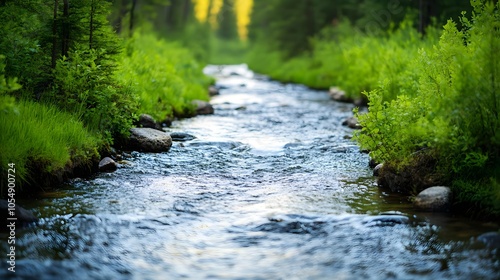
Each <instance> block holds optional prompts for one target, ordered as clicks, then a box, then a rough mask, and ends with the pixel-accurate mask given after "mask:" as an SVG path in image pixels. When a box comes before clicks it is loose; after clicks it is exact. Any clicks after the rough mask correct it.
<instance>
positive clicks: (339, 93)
mask: <svg viewBox="0 0 500 280" xmlns="http://www.w3.org/2000/svg"><path fill="white" fill-rule="evenodd" d="M329 94H330V97H331V98H332V99H333V100H335V101H339V102H346V103H352V102H353V100H352V98H350V97H347V95H346V93H345V91H343V90H341V89H340V88H338V87H331V88H330V90H329Z"/></svg>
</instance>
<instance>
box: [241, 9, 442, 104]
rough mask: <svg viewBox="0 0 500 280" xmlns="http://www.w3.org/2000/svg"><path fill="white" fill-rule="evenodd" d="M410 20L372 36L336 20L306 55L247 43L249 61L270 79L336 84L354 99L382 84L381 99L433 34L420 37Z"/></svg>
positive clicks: (317, 85) (323, 85)
mask: <svg viewBox="0 0 500 280" xmlns="http://www.w3.org/2000/svg"><path fill="white" fill-rule="evenodd" d="M411 22H412V21H411V18H408V19H407V20H405V21H403V22H401V23H400V24H399V26H398V27H397V28H395V27H393V28H392V29H390V30H388V31H386V32H384V33H379V34H378V35H377V36H375V35H374V34H365V33H363V32H361V31H360V30H359V29H356V28H355V27H354V26H353V25H352V24H350V23H349V22H341V23H339V25H337V26H336V27H335V28H331V27H329V28H326V29H324V30H323V31H322V32H321V33H320V34H319V35H318V36H316V37H315V38H313V39H312V40H311V42H312V46H313V47H312V50H311V51H310V52H309V53H307V54H303V55H301V56H298V57H294V58H292V59H288V60H285V59H284V58H283V56H282V55H281V53H280V52H279V51H270V50H269V48H267V47H265V46H264V45H257V46H255V47H254V48H252V50H251V52H250V54H249V57H248V62H249V65H250V67H251V68H252V69H255V70H256V71H258V72H264V73H267V74H269V75H270V76H271V77H272V78H275V79H278V80H281V81H286V82H298V83H303V84H306V85H308V86H310V87H313V88H328V87H330V86H332V85H335V86H338V87H340V88H341V89H343V90H345V91H346V92H347V94H348V95H349V96H351V97H354V98H359V97H361V96H362V92H363V91H370V90H372V89H375V88H376V87H377V86H379V85H380V84H384V87H385V88H387V89H388V91H387V92H386V93H385V95H384V99H385V100H391V99H394V98H395V97H396V95H397V94H398V89H399V88H400V87H401V85H402V84H404V83H406V81H407V80H408V78H407V77H406V76H405V75H401V73H406V72H407V71H406V70H407V68H408V67H409V65H410V62H411V61H412V60H413V59H414V57H415V56H416V54H417V52H418V48H420V47H424V46H430V45H432V43H433V42H435V41H436V38H437V31H436V29H435V28H433V27H429V28H428V32H427V35H426V36H425V38H423V39H422V36H421V35H420V34H418V32H417V31H416V30H415V29H414V28H413V27H412V24H411ZM353 62H356V63H353Z"/></svg>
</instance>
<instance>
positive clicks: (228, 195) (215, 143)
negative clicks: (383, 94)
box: [0, 65, 500, 280]
mask: <svg viewBox="0 0 500 280" xmlns="http://www.w3.org/2000/svg"><path fill="white" fill-rule="evenodd" d="M205 72H206V73H207V74H211V75H215V76H217V77H218V81H217V85H218V86H219V87H220V88H221V90H220V95H218V96H215V97H213V98H212V100H211V103H212V104H213V106H214V108H215V114H214V115H209V116H198V117H196V118H191V119H184V120H180V121H175V122H174V123H173V125H172V127H170V128H169V129H168V131H169V132H183V133H189V134H191V135H194V136H195V137H196V139H194V140H191V141H185V142H174V144H173V146H172V148H171V150H170V151H169V152H167V153H158V154H154V153H138V152H132V153H130V157H128V158H126V160H125V161H122V162H121V164H120V166H119V168H118V170H117V171H116V172H113V173H99V174H96V175H95V176H93V177H92V178H90V179H74V180H72V181H71V182H70V183H69V184H67V185H65V186H64V187H63V188H62V189H61V190H58V191H57V192H51V193H47V194H45V196H44V197H43V198H41V199H38V200H36V201H25V202H22V203H21V202H20V205H22V206H24V207H25V208H27V209H29V210H31V211H32V212H34V213H35V215H37V216H38V217H41V219H40V222H39V223H38V224H36V225H32V226H30V227H28V228H25V229H22V230H20V231H18V232H17V241H16V250H17V251H16V272H15V273H12V272H9V271H7V264H6V262H5V261H3V262H2V263H4V265H3V266H2V268H3V269H2V271H0V279H263V280H264V279H266V280H267V279H287V280H288V279H500V253H499V249H495V248H491V247H488V246H486V245H485V244H484V243H483V242H481V241H480V240H478V238H477V237H478V236H480V235H482V234H484V233H487V232H492V231H498V229H499V225H498V224H495V223H491V222H489V223H488V222H479V221H471V220H469V219H467V218H463V217H455V216H453V215H451V214H447V213H423V212H416V211H415V210H414V209H413V208H412V205H411V203H409V202H408V198H407V197H406V196H401V195H398V194H392V193H390V192H388V191H386V190H384V189H380V188H378V187H377V185H376V180H375V178H374V177H372V171H371V169H370V168H369V167H368V161H369V158H368V155H367V154H365V153H362V152H360V149H359V147H358V146H357V145H356V144H355V143H354V142H353V141H352V140H350V136H351V135H352V133H353V131H352V130H351V129H349V128H347V127H344V126H342V125H341V123H342V121H343V120H345V119H346V118H348V117H349V116H352V112H351V111H352V108H353V105H352V104H344V103H338V102H335V101H332V100H330V98H329V96H328V94H327V93H326V92H324V91H316V90H311V89H308V88H307V87H304V86H301V85H293V84H281V83H279V82H275V81H270V80H268V79H267V78H266V77H263V76H259V75H256V74H254V73H252V72H251V71H249V70H248V69H247V68H246V66H245V65H238V66H226V67H222V66H208V67H207V68H205ZM0 237H2V240H7V235H6V234H4V233H2V234H0ZM479 239H480V238H479ZM1 246H2V250H3V252H5V251H7V242H6V241H5V242H2V245H1ZM4 259H5V260H7V257H5V254H4Z"/></svg>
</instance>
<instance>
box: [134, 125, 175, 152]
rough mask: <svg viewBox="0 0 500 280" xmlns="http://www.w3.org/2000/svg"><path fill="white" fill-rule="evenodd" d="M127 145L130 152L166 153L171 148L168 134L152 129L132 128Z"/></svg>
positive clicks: (170, 139) (170, 138)
mask: <svg viewBox="0 0 500 280" xmlns="http://www.w3.org/2000/svg"><path fill="white" fill-rule="evenodd" d="M130 132H131V135H130V139H129V145H130V148H131V149H132V150H138V151H143V152H155V153H158V152H167V151H168V150H170V147H171V146H172V137H170V135H169V134H168V133H165V132H162V131H159V130H156V129H152V128H132V129H131V130H130Z"/></svg>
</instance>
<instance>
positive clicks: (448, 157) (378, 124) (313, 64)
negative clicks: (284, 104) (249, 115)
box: [248, 0, 500, 216]
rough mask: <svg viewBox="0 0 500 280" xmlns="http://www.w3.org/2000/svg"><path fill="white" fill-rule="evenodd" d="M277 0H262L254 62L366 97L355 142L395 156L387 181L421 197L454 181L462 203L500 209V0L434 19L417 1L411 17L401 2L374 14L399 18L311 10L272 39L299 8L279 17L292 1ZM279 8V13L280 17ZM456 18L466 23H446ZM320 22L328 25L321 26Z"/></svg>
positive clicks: (389, 160)
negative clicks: (326, 17)
mask: <svg viewBox="0 0 500 280" xmlns="http://www.w3.org/2000/svg"><path fill="white" fill-rule="evenodd" d="M271 2H272V4H270V5H268V6H267V7H264V3H261V4H262V5H260V6H259V1H256V4H255V7H260V10H254V14H253V15H252V18H253V21H252V26H253V30H252V29H251V30H250V32H251V34H253V41H252V42H251V49H250V53H249V56H248V62H249V65H250V67H251V68H252V69H254V70H256V71H257V72H261V73H265V74H269V75H270V76H271V77H272V78H275V79H278V80H281V81H285V82H297V83H303V84H306V85H308V86H310V87H314V88H328V87H330V86H338V87H340V88H341V89H343V90H345V91H346V92H347V94H348V95H349V96H351V97H354V98H358V97H360V96H362V94H363V95H366V96H367V98H368V100H369V112H368V113H367V114H357V116H358V118H359V120H360V122H361V125H362V126H363V129H362V130H361V131H360V132H358V133H356V134H355V140H356V141H358V142H359V144H360V145H361V147H362V148H363V149H367V150H369V151H370V155H371V157H372V158H374V159H375V160H377V161H379V162H385V165H384V170H385V175H384V172H382V173H383V176H382V177H383V178H382V182H383V183H388V184H393V185H394V184H395V185H397V189H398V190H399V191H402V192H406V193H412V194H415V193H416V192H417V191H419V190H421V189H422V188H424V187H428V186H430V185H435V184H448V185H450V186H451V187H452V189H453V192H454V196H455V202H456V205H455V207H456V208H457V209H462V210H463V209H465V210H466V211H468V212H470V214H472V215H483V216H484V215H486V216H488V215H489V216H500V183H499V182H500V172H499V171H500V156H499V155H500V149H499V147H500V140H499V139H500V136H499V133H500V132H499V131H500V119H499V118H500V117H499V108H500V107H499V106H500V96H499V94H498V88H499V86H500V84H499V81H500V79H499V73H500V60H499V59H498V52H499V51H500V34H499V29H498V26H499V24H500V20H499V19H500V16H499V14H500V12H499V9H500V7H499V4H498V3H497V4H493V3H491V2H488V1H471V2H470V4H472V5H471V6H472V7H470V6H469V7H468V8H467V7H463V6H462V10H471V9H472V10H473V13H472V17H467V16H466V15H469V13H464V14H462V16H460V17H457V16H458V15H459V14H460V12H459V11H456V10H453V12H454V13H456V14H455V15H454V16H450V13H451V10H450V9H443V10H442V14H440V15H435V16H437V17H436V19H435V23H434V24H432V25H429V23H430V22H431V20H430V18H429V19H428V21H427V22H423V21H422V18H425V16H424V17H422V11H420V12H421V14H420V16H419V17H417V16H416V15H417V13H414V12H412V8H415V7H411V6H407V7H400V8H402V9H403V10H404V11H405V12H404V14H405V15H406V17H405V18H402V17H400V13H393V12H395V11H396V10H397V9H392V10H391V9H390V8H389V6H385V7H384V6H383V5H384V4H383V2H384V1H380V2H379V3H380V4H381V6H378V7H375V6H377V4H374V3H372V4H373V5H375V6H373V5H372V6H371V7H370V8H369V9H371V10H372V11H373V12H372V13H369V12H367V13H364V14H365V15H370V14H371V15H373V14H378V15H385V16H386V17H385V19H390V22H388V21H386V22H382V21H378V22H377V21H376V19H380V18H381V17H376V16H375V17H374V19H375V21H373V19H372V20H371V19H370V17H369V16H363V15H362V14H363V13H361V14H357V13H356V12H355V11H352V10H349V7H345V9H343V8H342V7H340V6H339V7H337V8H335V9H334V10H333V11H332V12H331V13H330V14H332V15H338V17H333V20H332V24H326V25H322V24H321V22H318V21H317V20H318V19H319V20H320V19H321V17H320V16H319V17H318V16H317V17H314V16H312V18H313V19H314V20H312V19H311V18H309V19H308V16H307V13H302V15H301V16H302V18H300V20H299V21H302V23H301V24H298V27H297V28H298V29H300V30H297V32H284V33H285V34H287V36H285V35H284V34H282V36H281V37H280V36H273V37H272V39H268V40H267V41H266V40H264V39H263V38H265V36H266V35H265V34H266V32H268V33H269V34H274V33H276V34H278V33H279V32H280V30H281V31H287V30H289V28H292V26H293V25H292V24H291V21H289V20H287V18H293V17H291V16H290V15H291V14H293V12H297V11H296V10H291V11H290V12H288V10H287V9H284V10H283V11H284V12H283V13H282V14H280V15H278V14H277V12H276V9H277V7H281V6H282V5H281V4H283V2H284V1H281V0H275V1H271ZM360 2H363V3H365V1H360ZM421 2H422V1H421ZM423 2H426V1H423ZM462 2H463V1H462ZM467 2H468V1H467ZM309 3H312V6H311V7H310V9H311V11H309V13H310V15H318V14H320V12H319V11H318V10H316V8H317V6H315V5H320V3H316V2H315V1H313V0H311V1H309ZM365 4H367V3H365ZM448 4H449V5H450V6H449V7H451V5H453V3H451V2H449V3H448V1H443V2H442V3H441V4H440V5H442V6H440V8H443V7H445V6H447V5H448ZM462 4H463V3H462ZM470 4H469V5H470ZM366 7H368V6H363V5H361V6H360V10H363V9H364V8H366ZM393 8H394V7H393ZM328 9H329V8H328V7H322V8H321V9H320V10H328ZM303 11H304V10H303ZM274 15H276V17H278V18H277V19H276V20H270V18H271V16H274ZM388 15H391V16H388ZM452 17H453V18H455V19H457V20H448V21H447V23H446V25H444V29H442V28H437V26H440V25H439V23H440V22H443V19H449V18H452ZM417 18H419V22H418V24H414V22H416V20H415V19H417ZM320 21H321V20H320ZM369 22H372V23H374V24H373V25H374V26H370V25H369V24H368V25H367V24H366V23H369ZM295 23H296V22H295ZM308 23H309V25H310V29H309V31H307V30H306V28H307V24H308ZM377 23H378V24H377ZM382 23H385V25H384V24H382ZM318 25H319V26H324V28H322V29H321V30H320V31H318V30H317V28H316V26H318ZM295 26H297V25H295ZM313 27H314V28H313ZM423 27H425V29H424V28H423ZM301 28H302V29H301ZM419 29H420V30H419ZM419 31H420V32H419ZM424 31H425V32H424ZM252 32H253V33H252ZM304 34H306V35H304ZM304 38H305V39H304ZM291 41H298V42H300V43H295V45H293V44H292V42H291ZM288 46H289V47H288ZM384 170H383V171H384ZM395 178H396V179H395ZM384 180H385V181H384ZM387 180H394V182H387Z"/></svg>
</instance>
